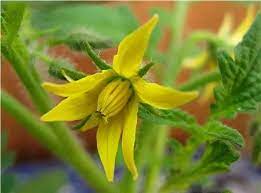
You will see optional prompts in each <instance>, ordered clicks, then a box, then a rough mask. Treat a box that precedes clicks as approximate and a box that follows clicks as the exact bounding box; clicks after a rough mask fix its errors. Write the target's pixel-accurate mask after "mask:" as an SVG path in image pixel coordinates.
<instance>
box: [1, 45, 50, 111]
mask: <svg viewBox="0 0 261 193" xmlns="http://www.w3.org/2000/svg"><path fill="white" fill-rule="evenodd" d="M1 49H2V53H3V55H4V56H5V57H6V59H8V60H9V62H10V64H11V65H12V66H13V68H14V70H15V71H16V73H17V75H18V76H19V78H20V79H21V81H22V82H23V85H24V86H25V88H26V89H27V90H28V92H29V94H30V96H31V99H32V101H33V103H34V104H36V107H37V109H38V111H39V112H41V113H45V112H46V111H47V110H48V109H49V108H50V106H51V102H50V101H49V100H48V95H47V94H46V93H45V92H43V91H42V88H41V87H40V86H39V83H38V82H37V81H36V80H35V79H34V77H33V76H32V74H31V73H30V71H29V70H28V66H27V64H26V63H24V61H23V58H21V57H19V54H17V53H16V51H15V49H14V48H13V47H10V46H7V45H6V44H2V46H1Z"/></svg>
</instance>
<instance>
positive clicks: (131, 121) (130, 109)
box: [122, 96, 139, 179]
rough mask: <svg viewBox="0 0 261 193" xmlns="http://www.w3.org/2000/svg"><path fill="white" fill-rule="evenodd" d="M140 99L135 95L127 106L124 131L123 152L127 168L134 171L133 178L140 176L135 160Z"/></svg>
mask: <svg viewBox="0 0 261 193" xmlns="http://www.w3.org/2000/svg"><path fill="white" fill-rule="evenodd" d="M138 106H139V103H138V99H137V97H136V96H135V97H133V98H132V99H131V100H130V102H129V103H128V105H127V106H126V108H125V121H124V125H123V132H122V152H123V157H124V160H125V163H126V166H127V168H128V169H129V170H130V172H131V173H132V176H133V179H136V178H137V177H138V172H137V168H136V165H135V161H134V145H135V137H136V125H137V114H138Z"/></svg>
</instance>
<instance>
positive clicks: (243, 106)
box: [212, 14, 261, 117]
mask: <svg viewBox="0 0 261 193" xmlns="http://www.w3.org/2000/svg"><path fill="white" fill-rule="evenodd" d="M260 33H261V14H258V15H257V17H256V19H255V21H254V23H253V24H252V26H251V27H250V29H249V31H248V32H247V33H246V34H245V36H244V38H243V40H242V41H241V42H240V43H239V44H238V45H237V46H236V48H235V60H233V59H232V58H231V57H230V56H229V55H228V54H227V53H226V52H223V51H221V52H219V53H218V57H217V58H218V65H219V69H220V73H221V79H222V85H221V86H219V87H218V88H216V89H215V93H214V94H215V98H216V103H215V104H213V105H212V112H213V116H214V117H222V116H224V117H233V116H234V115H235V114H236V113H237V112H245V111H249V110H255V109H256V106H257V103H258V102H260V101H261V36H260Z"/></svg>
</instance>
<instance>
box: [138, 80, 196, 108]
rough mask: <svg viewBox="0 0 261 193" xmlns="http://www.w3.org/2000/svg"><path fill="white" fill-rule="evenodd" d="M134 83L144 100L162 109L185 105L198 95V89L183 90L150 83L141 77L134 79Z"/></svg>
mask: <svg viewBox="0 0 261 193" xmlns="http://www.w3.org/2000/svg"><path fill="white" fill-rule="evenodd" d="M133 85H134V88H135V90H136V93H137V95H138V96H139V98H140V99H141V100H142V102H144V103H147V104H149V105H151V106H154V107H156V108H161V109H169V108H174V107H177V106H180V105H183V104H185V103H188V102H190V101H191V100H193V99H195V98H196V97H197V96H198V92H196V91H195V92H181V91H178V90H175V89H172V88H169V87H164V86H160V85H158V84H155V83H148V82H146V81H145V80H143V79H141V78H138V79H136V80H135V81H133Z"/></svg>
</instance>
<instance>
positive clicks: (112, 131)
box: [96, 116, 122, 182]
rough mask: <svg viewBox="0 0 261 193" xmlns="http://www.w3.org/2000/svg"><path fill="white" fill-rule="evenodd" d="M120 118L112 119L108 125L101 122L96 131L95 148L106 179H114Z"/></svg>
mask: <svg viewBox="0 0 261 193" xmlns="http://www.w3.org/2000/svg"><path fill="white" fill-rule="evenodd" d="M121 127H122V121H121V117H120V116H118V117H113V118H112V119H111V120H109V122H108V123H106V122H105V121H101V122H100V124H99V128H98V131H97V136H96V137H97V148H98V152H99V155H100V158H101V162H102V165H103V167H104V170H105V174H106V176H107V179H108V180H109V181H110V182H112V181H113V178H114V168H115V158H116V154H117V150H118V144H119V140H120V136H121Z"/></svg>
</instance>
